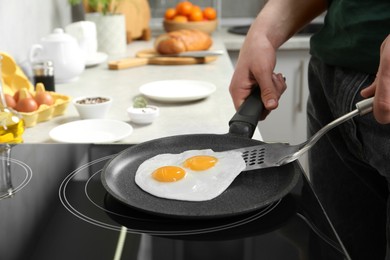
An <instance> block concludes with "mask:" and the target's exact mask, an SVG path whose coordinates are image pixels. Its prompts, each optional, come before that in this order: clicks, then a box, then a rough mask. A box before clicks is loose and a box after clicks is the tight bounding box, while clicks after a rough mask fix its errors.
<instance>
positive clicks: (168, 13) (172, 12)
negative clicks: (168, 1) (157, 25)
mask: <svg viewBox="0 0 390 260" xmlns="http://www.w3.org/2000/svg"><path fill="white" fill-rule="evenodd" d="M175 16H176V9H175V8H168V9H167V10H165V15H164V17H165V19H166V20H172V19H173V18H174V17H175Z"/></svg>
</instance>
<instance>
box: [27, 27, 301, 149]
mask: <svg viewBox="0 0 390 260" xmlns="http://www.w3.org/2000/svg"><path fill="white" fill-rule="evenodd" d="M156 33H157V34H158V33H159V32H158V31H154V34H153V35H155V34H156ZM213 39H214V44H213V46H212V49H223V50H225V53H224V54H223V55H222V56H220V57H218V59H217V60H216V61H214V62H212V63H209V64H202V65H181V66H172V65H170V66H161V65H146V66H142V67H137V68H130V69H124V70H109V69H108V68H107V63H102V64H100V65H98V66H96V67H92V68H87V69H86V70H85V71H84V72H83V73H82V74H81V76H80V77H79V79H78V80H77V81H74V82H70V83H66V84H57V85H56V92H58V93H61V94H65V95H69V96H71V97H72V98H74V97H77V96H84V95H109V96H111V97H112V98H113V99H114V102H113V105H112V107H111V109H110V111H109V114H108V116H107V118H109V119H116V120H121V121H124V122H127V123H129V124H130V125H132V127H133V128H134V131H133V133H132V134H131V135H130V136H129V137H127V138H125V139H123V140H121V141H120V143H140V142H144V141H147V140H151V139H155V138H160V137H166V136H172V135H181V134H197V133H213V134H224V133H227V132H228V122H229V120H230V119H231V117H232V116H233V115H234V113H235V110H234V107H233V104H232V101H231V98H230V95H229V91H228V87H229V83H230V79H231V76H232V74H233V65H232V62H231V60H230V58H229V55H228V53H227V50H229V51H230V50H239V48H240V47H241V45H242V42H243V40H244V36H240V35H234V34H231V33H228V32H227V28H220V29H219V30H218V31H217V32H215V33H214V34H213ZM307 45H308V37H295V38H294V39H292V40H290V41H289V42H288V43H286V44H285V45H284V46H282V48H306V46H307ZM152 46H153V40H151V41H133V42H132V43H130V44H129V45H128V48H127V52H126V54H125V55H121V56H111V57H109V59H108V60H113V59H118V58H122V57H129V56H134V55H135V53H136V52H137V51H139V50H142V49H148V48H152ZM168 79H186V80H202V81H208V82H211V83H213V84H215V85H216V87H217V90H216V91H215V92H214V93H213V94H212V95H211V96H209V97H208V98H206V99H204V100H199V101H194V102H187V103H161V102H154V101H152V100H149V104H151V105H156V106H158V107H159V108H160V116H159V117H158V118H157V119H156V120H155V121H154V122H153V123H152V124H150V125H137V124H134V123H132V122H131V121H130V119H129V117H128V115H127V112H126V109H127V108H128V107H129V106H131V105H132V103H133V99H134V97H136V96H137V95H139V94H140V93H139V90H138V89H139V87H140V86H141V85H142V84H145V83H148V82H152V81H157V80H168ZM79 119H80V118H79V116H78V113H77V111H76V109H75V108H74V107H73V105H72V104H71V103H70V104H69V105H68V108H67V111H66V113H65V115H63V116H59V117H55V118H53V119H51V120H50V121H46V122H41V123H38V124H37V125H36V126H34V127H31V128H27V129H26V131H25V133H24V135H23V138H24V142H26V143H51V142H54V141H53V140H51V139H50V137H49V132H50V130H51V129H53V128H54V127H56V126H59V125H61V124H64V123H68V122H72V121H75V120H79ZM254 138H256V139H261V135H260V133H258V132H256V133H255V135H254Z"/></svg>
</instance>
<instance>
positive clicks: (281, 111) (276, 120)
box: [229, 49, 310, 173]
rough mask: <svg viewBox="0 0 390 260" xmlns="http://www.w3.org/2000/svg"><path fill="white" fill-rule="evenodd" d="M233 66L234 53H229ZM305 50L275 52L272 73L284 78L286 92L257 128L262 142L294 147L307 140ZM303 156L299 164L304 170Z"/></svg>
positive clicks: (307, 52)
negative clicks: (275, 107) (277, 105)
mask: <svg viewBox="0 0 390 260" xmlns="http://www.w3.org/2000/svg"><path fill="white" fill-rule="evenodd" d="M229 54H230V57H231V59H232V62H233V64H234V65H235V62H236V60H237V57H238V51H229ZM309 58H310V55H309V50H308V49H293V50H290V49H286V50H279V51H278V52H277V64H276V68H275V72H276V73H282V74H283V75H284V76H285V77H286V83H287V90H286V91H285V92H284V94H283V96H282V98H281V99H280V102H279V107H278V108H277V109H276V110H274V111H272V112H271V114H270V115H269V116H268V117H267V118H266V120H264V121H260V123H259V125H258V127H259V130H260V133H261V135H262V137H263V140H264V141H267V142H286V143H290V144H298V143H301V142H303V141H305V140H306V139H307V134H306V101H307V97H308V92H309V90H308V83H307V66H308V62H309ZM306 157H307V155H304V156H303V157H301V159H300V162H301V164H302V166H303V168H304V169H305V171H306V173H308V171H307V169H308V168H307V158H306Z"/></svg>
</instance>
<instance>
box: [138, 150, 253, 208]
mask: <svg viewBox="0 0 390 260" xmlns="http://www.w3.org/2000/svg"><path fill="white" fill-rule="evenodd" d="M197 155H209V156H214V157H216V158H218V162H217V163H216V165H215V166H214V167H212V168H209V169H207V170H204V171H193V170H191V169H188V168H185V167H184V166H183V163H184V161H185V160H186V159H188V158H190V157H192V156H197ZM163 166H178V167H181V168H182V169H184V170H185V171H186V175H185V177H184V178H183V179H181V180H178V181H176V182H159V181H157V180H155V179H154V178H153V177H152V173H153V172H154V171H155V170H156V169H158V168H160V167H163ZM245 167H246V164H245V161H244V159H243V158H242V156H241V153H240V152H236V151H226V152H214V151H213V150H211V149H207V150H189V151H185V152H183V153H180V154H160V155H157V156H155V157H152V158H150V159H148V160H146V161H145V162H143V163H142V164H141V165H140V166H139V168H138V170H137V172H136V174H135V182H136V184H137V185H138V186H139V187H140V188H141V189H143V190H144V191H146V192H148V193H150V194H152V195H154V196H157V197H161V198H166V199H174V200H185V201H206V200H211V199H213V198H215V197H217V196H219V195H220V194H221V193H222V192H224V191H225V190H226V189H227V188H228V187H229V186H230V184H231V183H232V182H233V180H234V179H235V178H236V177H237V176H238V175H239V174H240V173H241V171H242V170H244V169H245Z"/></svg>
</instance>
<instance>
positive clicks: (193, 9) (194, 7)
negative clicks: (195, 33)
mask: <svg viewBox="0 0 390 260" xmlns="http://www.w3.org/2000/svg"><path fill="white" fill-rule="evenodd" d="M195 11H202V8H200V6H199V5H194V4H193V5H192V9H191V13H192V12H195Z"/></svg>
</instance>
